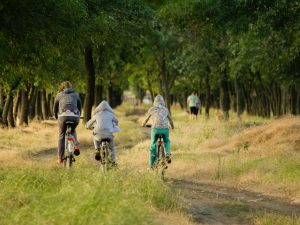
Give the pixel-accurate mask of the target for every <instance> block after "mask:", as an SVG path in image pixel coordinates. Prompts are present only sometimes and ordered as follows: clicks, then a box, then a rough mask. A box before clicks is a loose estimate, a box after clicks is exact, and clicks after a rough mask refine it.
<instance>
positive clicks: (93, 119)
mask: <svg viewBox="0 0 300 225" xmlns="http://www.w3.org/2000/svg"><path fill="white" fill-rule="evenodd" d="M95 122H96V116H93V117H92V119H90V120H89V121H88V122H87V123H86V125H85V128H86V129H92V128H93V124H94V123H95Z"/></svg>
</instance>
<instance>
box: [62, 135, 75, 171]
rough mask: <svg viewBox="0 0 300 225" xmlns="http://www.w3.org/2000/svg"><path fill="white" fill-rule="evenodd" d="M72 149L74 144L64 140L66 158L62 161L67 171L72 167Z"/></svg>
mask: <svg viewBox="0 0 300 225" xmlns="http://www.w3.org/2000/svg"><path fill="white" fill-rule="evenodd" d="M73 148H74V143H73V142H72V141H68V140H66V148H65V151H66V152H67V153H66V156H65V159H64V166H65V167H66V168H67V169H70V168H71V167H72V164H73V161H74V155H73Z"/></svg>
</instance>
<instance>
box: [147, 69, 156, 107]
mask: <svg viewBox="0 0 300 225" xmlns="http://www.w3.org/2000/svg"><path fill="white" fill-rule="evenodd" d="M151 76H152V72H151V71H149V70H147V86H148V89H149V91H150V95H151V99H152V102H153V101H154V97H155V96H154V92H153V88H152V83H151V79H150V78H151Z"/></svg>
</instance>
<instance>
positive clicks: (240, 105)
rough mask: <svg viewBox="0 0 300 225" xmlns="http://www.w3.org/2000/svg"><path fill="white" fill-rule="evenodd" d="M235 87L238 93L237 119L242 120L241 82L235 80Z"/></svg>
mask: <svg viewBox="0 0 300 225" xmlns="http://www.w3.org/2000/svg"><path fill="white" fill-rule="evenodd" d="M234 87H235V93H236V113H237V117H238V118H239V119H240V118H241V115H242V98H241V90H240V87H239V81H238V79H237V78H235V80H234Z"/></svg>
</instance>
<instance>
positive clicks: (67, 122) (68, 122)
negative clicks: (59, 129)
mask: <svg viewBox="0 0 300 225" xmlns="http://www.w3.org/2000/svg"><path fill="white" fill-rule="evenodd" d="M73 123H74V122H72V121H66V124H73Z"/></svg>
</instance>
